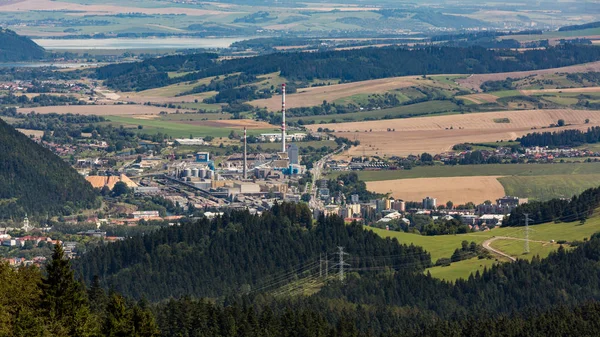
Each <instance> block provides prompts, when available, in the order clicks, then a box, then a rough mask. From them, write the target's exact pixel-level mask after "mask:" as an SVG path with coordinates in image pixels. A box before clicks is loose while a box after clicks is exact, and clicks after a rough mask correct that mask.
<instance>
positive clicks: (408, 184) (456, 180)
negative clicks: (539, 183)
mask: <svg viewBox="0 0 600 337" xmlns="http://www.w3.org/2000/svg"><path fill="white" fill-rule="evenodd" d="M498 178H500V177H498V176H479V177H477V176H475V177H450V178H415V179H396V180H382V181H369V182H367V189H368V190H369V191H373V192H377V193H384V194H385V193H390V194H391V195H392V196H393V197H394V198H397V199H402V200H405V201H421V200H423V198H425V197H432V198H436V199H437V202H438V204H445V203H446V202H447V201H452V202H453V203H454V204H455V205H457V204H464V203H467V202H469V201H472V202H474V203H481V202H483V201H486V200H496V199H498V198H500V197H502V196H504V187H502V184H500V182H499V181H498Z"/></svg>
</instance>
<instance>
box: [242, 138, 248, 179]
mask: <svg viewBox="0 0 600 337" xmlns="http://www.w3.org/2000/svg"><path fill="white" fill-rule="evenodd" d="M246 144H248V138H247V136H246V127H245V126H244V171H243V172H244V180H245V179H248V177H246V167H248V165H247V164H248V163H247V161H248V151H247V148H246Z"/></svg>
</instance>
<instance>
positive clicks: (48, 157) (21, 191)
mask: <svg viewBox="0 0 600 337" xmlns="http://www.w3.org/2000/svg"><path fill="white" fill-rule="evenodd" d="M96 196H97V193H96V192H95V191H94V189H93V188H92V186H91V185H90V184H89V183H88V182H87V181H85V179H84V178H83V177H82V176H81V175H80V174H79V173H77V171H75V170H74V169H73V168H72V167H71V166H69V164H67V163H66V162H64V161H63V160H62V159H60V158H59V157H58V156H56V155H55V154H53V153H52V152H51V151H50V150H48V149H46V148H44V147H42V146H40V145H38V144H36V143H35V142H33V141H32V140H31V139H29V138H28V137H27V136H25V135H24V134H22V133H20V132H19V131H17V130H15V129H14V128H13V127H11V126H10V125H8V124H6V122H4V121H3V120H1V119H0V218H10V217H22V216H23V215H24V214H25V213H28V214H30V215H31V214H33V215H36V214H37V215H44V216H45V215H46V214H49V215H60V214H65V215H67V214H69V213H71V212H73V211H75V210H77V209H82V208H91V207H96V206H98V202H97V199H96Z"/></svg>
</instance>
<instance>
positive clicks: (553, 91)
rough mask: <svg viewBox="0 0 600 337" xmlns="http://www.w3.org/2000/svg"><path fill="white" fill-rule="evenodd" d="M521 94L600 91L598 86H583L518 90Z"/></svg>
mask: <svg viewBox="0 0 600 337" xmlns="http://www.w3.org/2000/svg"><path fill="white" fill-rule="evenodd" d="M519 91H520V92H521V93H522V94H523V95H535V94H543V93H547V92H551V93H559V92H560V93H563V92H564V93H569V92H574V93H579V92H580V93H588V92H600V87H585V88H566V89H536V90H519Z"/></svg>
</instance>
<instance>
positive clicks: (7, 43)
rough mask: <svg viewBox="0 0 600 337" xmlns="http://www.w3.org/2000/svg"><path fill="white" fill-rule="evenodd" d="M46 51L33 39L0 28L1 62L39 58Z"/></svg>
mask: <svg viewBox="0 0 600 337" xmlns="http://www.w3.org/2000/svg"><path fill="white" fill-rule="evenodd" d="M45 53H46V51H45V50H44V48H42V47H40V46H39V45H37V44H36V43H35V42H33V41H32V40H31V39H29V38H27V37H25V36H21V35H18V34H17V33H15V32H13V31H12V30H8V29H1V28H0V62H17V61H31V60H39V59H41V58H43V57H44V55H45Z"/></svg>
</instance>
